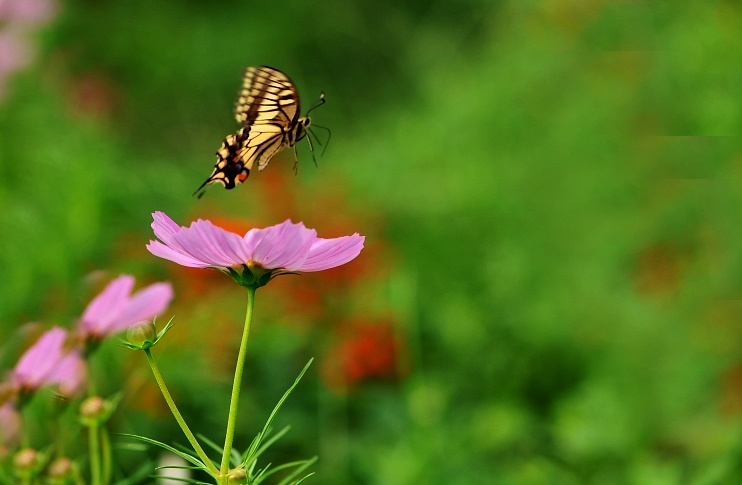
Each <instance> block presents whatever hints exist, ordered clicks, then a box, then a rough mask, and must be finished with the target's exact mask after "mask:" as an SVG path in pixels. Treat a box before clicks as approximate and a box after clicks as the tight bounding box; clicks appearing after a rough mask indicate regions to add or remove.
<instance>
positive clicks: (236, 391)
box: [220, 287, 255, 475]
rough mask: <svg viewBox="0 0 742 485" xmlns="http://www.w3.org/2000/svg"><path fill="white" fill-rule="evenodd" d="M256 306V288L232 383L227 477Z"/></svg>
mask: <svg viewBox="0 0 742 485" xmlns="http://www.w3.org/2000/svg"><path fill="white" fill-rule="evenodd" d="M254 306H255V288H249V287H248V288H247V311H246V312H245V327H244V328H243V329H242V341H241V342H240V351H239V354H237V368H236V369H235V371H234V382H233V383H232V399H231V400H230V403H229V419H228V420H227V436H226V438H225V439H224V454H223V455H222V466H221V469H220V472H221V474H222V475H226V474H227V472H229V455H230V454H231V453H232V440H233V439H234V429H235V426H236V421H237V406H238V405H239V403H240V386H241V384H242V371H243V369H244V367H245V355H246V354H247V339H248V336H249V335H250V324H251V323H252V312H253V307H254Z"/></svg>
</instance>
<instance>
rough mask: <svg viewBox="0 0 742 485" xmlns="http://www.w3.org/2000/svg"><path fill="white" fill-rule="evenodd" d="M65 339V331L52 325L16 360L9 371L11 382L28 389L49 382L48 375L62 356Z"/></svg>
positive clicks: (37, 387) (33, 388) (36, 387)
mask: <svg viewBox="0 0 742 485" xmlns="http://www.w3.org/2000/svg"><path fill="white" fill-rule="evenodd" d="M66 339H67V331H66V330H64V329H63V328H60V327H53V328H51V329H50V330H48V331H47V332H46V333H44V334H43V335H42V336H41V337H40V338H39V340H37V341H36V343H35V344H33V345H32V346H31V347H30V348H29V349H28V350H26V352H25V353H24V354H23V355H22V356H21V358H20V360H18V363H17V364H16V366H15V368H14V369H13V371H12V372H11V382H13V384H14V385H16V386H18V387H22V388H25V389H28V390H36V389H39V388H41V387H43V386H46V385H48V384H51V383H52V382H51V381H50V380H49V379H50V376H51V374H52V372H53V371H54V368H55V367H56V366H57V364H58V363H59V361H60V360H61V359H62V357H64V352H63V348H64V342H65V340H66Z"/></svg>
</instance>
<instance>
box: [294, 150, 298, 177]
mask: <svg viewBox="0 0 742 485" xmlns="http://www.w3.org/2000/svg"><path fill="white" fill-rule="evenodd" d="M298 174H299V154H298V153H297V151H296V145H294V175H298Z"/></svg>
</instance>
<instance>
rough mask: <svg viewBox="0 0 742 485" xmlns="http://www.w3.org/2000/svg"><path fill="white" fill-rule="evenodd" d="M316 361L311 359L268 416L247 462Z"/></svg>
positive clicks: (248, 454) (251, 447)
mask: <svg viewBox="0 0 742 485" xmlns="http://www.w3.org/2000/svg"><path fill="white" fill-rule="evenodd" d="M313 361H314V358H312V359H309V362H307V364H306V365H305V366H304V368H303V369H302V370H301V372H300V373H299V376H298V377H297V378H296V379H295V380H294V383H293V384H292V385H291V387H289V388H288V390H287V391H286V392H285V393H283V396H281V399H279V400H278V404H276V407H274V408H273V411H272V412H271V414H270V416H268V421H266V423H265V425H264V426H263V431H261V432H260V434H259V435H258V438H256V439H255V440H253V442H252V443H251V444H250V448H249V449H248V451H247V457H248V459H247V461H250V459H251V458H252V456H253V455H254V454H255V452H256V450H257V449H258V446H260V443H261V442H262V441H263V438H264V437H265V435H266V434H267V432H268V429H269V428H270V425H271V423H272V422H273V419H274V418H275V417H276V414H277V413H278V410H279V409H281V406H283V403H284V402H285V401H286V399H288V397H289V395H290V394H291V392H292V391H293V390H294V388H296V386H297V385H299V381H300V380H301V378H302V377H303V376H304V373H305V372H306V371H307V369H309V366H310V365H312V362H313Z"/></svg>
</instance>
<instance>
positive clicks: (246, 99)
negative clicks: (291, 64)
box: [234, 66, 299, 130]
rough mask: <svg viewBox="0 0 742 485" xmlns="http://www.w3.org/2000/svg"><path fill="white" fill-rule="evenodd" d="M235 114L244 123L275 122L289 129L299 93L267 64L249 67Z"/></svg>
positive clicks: (296, 107)
mask: <svg viewBox="0 0 742 485" xmlns="http://www.w3.org/2000/svg"><path fill="white" fill-rule="evenodd" d="M234 114H235V118H236V119H237V122H238V123H240V124H242V125H243V126H252V125H255V124H262V123H270V122H277V123H280V124H282V125H283V126H284V127H285V129H287V130H288V129H289V128H290V127H291V125H293V124H294V123H296V120H297V118H298V115H299V93H298V92H297V90H296V86H294V83H292V82H291V79H289V77H288V76H287V75H286V74H284V73H282V72H281V71H279V70H277V69H273V68H272V67H267V66H262V67H248V68H247V69H245V74H244V75H243V83H242V90H240V95H239V97H238V98H237V102H236V103H235V110H234Z"/></svg>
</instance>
